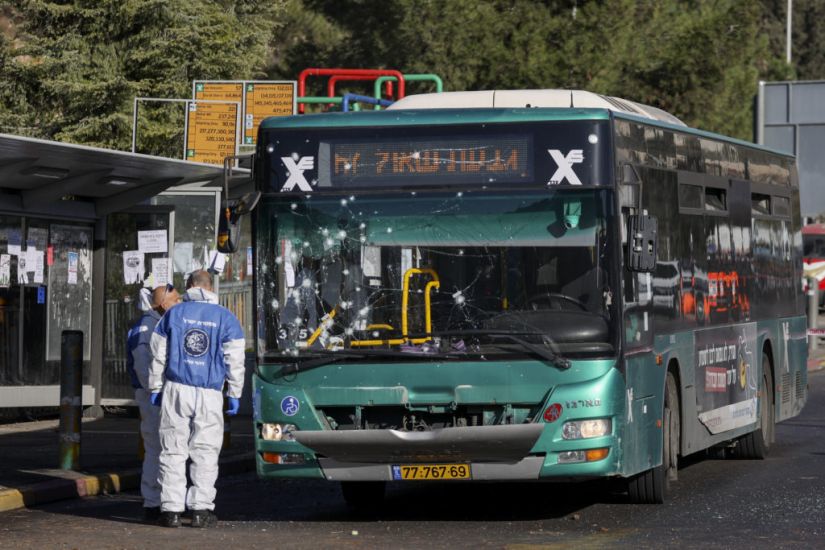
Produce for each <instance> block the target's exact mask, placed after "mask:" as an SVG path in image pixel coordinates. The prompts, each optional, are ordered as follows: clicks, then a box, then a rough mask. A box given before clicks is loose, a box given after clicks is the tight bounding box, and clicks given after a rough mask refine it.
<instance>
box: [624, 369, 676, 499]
mask: <svg viewBox="0 0 825 550" xmlns="http://www.w3.org/2000/svg"><path fill="white" fill-rule="evenodd" d="M680 432H681V420H680V414H679V392H678V390H677V389H676V378H675V377H674V376H673V373H672V372H669V371H668V373H667V379H666V380H665V403H664V408H663V411H662V464H661V465H659V466H656V467H655V468H651V469H650V470H647V471H644V472H642V473H641V474H638V475H636V476H633V477H632V478H630V479H629V480H628V482H627V495H628V498H629V499H630V502H632V503H634V504H662V503H663V502H664V501H665V498H666V496H667V492H668V489H669V488H670V482H671V481H675V480H676V479H677V475H678V468H679V439H680Z"/></svg>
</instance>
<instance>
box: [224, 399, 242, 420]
mask: <svg viewBox="0 0 825 550" xmlns="http://www.w3.org/2000/svg"><path fill="white" fill-rule="evenodd" d="M227 400H228V401H229V409H227V411H226V416H235V415H236V414H238V409H240V408H241V400H240V399H238V398H237V397H228V398H227Z"/></svg>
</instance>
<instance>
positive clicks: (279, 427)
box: [261, 424, 298, 441]
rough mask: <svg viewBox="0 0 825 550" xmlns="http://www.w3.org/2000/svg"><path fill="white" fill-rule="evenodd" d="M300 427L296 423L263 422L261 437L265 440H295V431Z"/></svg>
mask: <svg viewBox="0 0 825 550" xmlns="http://www.w3.org/2000/svg"><path fill="white" fill-rule="evenodd" d="M297 429H298V428H296V427H295V425H294V424H262V425H261V438H262V439H264V440H265V441H295V436H294V435H293V432H295V431H296V430H297Z"/></svg>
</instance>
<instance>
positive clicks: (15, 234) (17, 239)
mask: <svg viewBox="0 0 825 550" xmlns="http://www.w3.org/2000/svg"><path fill="white" fill-rule="evenodd" d="M21 244H23V236H22V233H20V230H19V229H14V228H9V255H11V256H19V255H20V245H21Z"/></svg>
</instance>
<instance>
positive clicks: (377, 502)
mask: <svg viewBox="0 0 825 550" xmlns="http://www.w3.org/2000/svg"><path fill="white" fill-rule="evenodd" d="M386 487H387V483H386V482H385V481H342V482H341V492H342V493H343V494H344V501H345V502H346V503H347V506H350V507H352V508H357V509H359V510H369V509H374V508H378V507H379V506H381V503H382V502H383V501H384V491H385V489H386Z"/></svg>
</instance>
